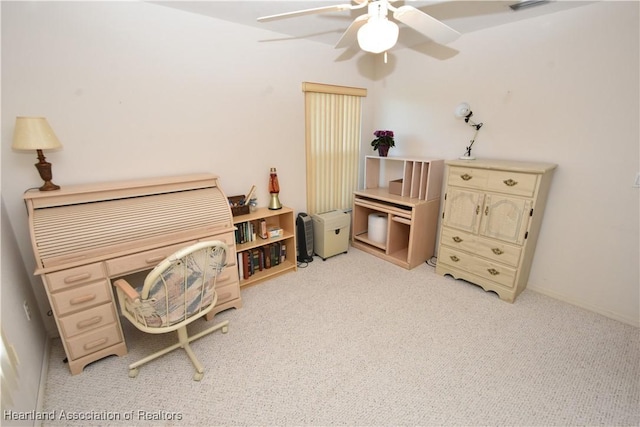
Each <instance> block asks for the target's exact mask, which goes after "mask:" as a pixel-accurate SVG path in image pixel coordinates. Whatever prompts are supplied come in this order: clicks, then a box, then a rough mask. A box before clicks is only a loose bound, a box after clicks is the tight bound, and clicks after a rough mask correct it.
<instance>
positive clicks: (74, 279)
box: [64, 273, 91, 283]
mask: <svg viewBox="0 0 640 427" xmlns="http://www.w3.org/2000/svg"><path fill="white" fill-rule="evenodd" d="M90 278H91V273H82V274H76V275H75V276H68V277H65V278H64V283H75V282H79V281H81V280H87V279H90Z"/></svg>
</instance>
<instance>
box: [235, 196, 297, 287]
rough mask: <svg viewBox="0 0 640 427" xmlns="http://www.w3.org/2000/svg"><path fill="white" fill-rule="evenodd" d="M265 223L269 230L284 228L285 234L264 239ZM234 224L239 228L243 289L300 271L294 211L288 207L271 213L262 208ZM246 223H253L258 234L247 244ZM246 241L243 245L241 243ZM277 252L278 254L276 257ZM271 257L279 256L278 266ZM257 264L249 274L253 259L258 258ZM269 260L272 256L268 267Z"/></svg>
mask: <svg viewBox="0 0 640 427" xmlns="http://www.w3.org/2000/svg"><path fill="white" fill-rule="evenodd" d="M262 220H264V223H265V227H266V229H267V230H269V229H280V230H282V234H281V235H280V236H277V237H267V238H266V239H263V238H261V237H260V230H259V229H260V222H261V221H262ZM233 224H234V225H235V227H236V251H237V254H238V260H237V264H238V270H239V273H240V286H241V287H242V286H248V285H252V284H255V283H257V282H260V281H263V280H265V279H268V278H271V277H274V276H277V275H280V274H283V273H286V272H288V271H296V270H297V269H298V264H297V262H296V233H295V232H296V227H295V219H294V214H293V210H292V209H291V208H288V207H282V209H277V210H270V209H268V208H258V209H256V211H255V212H250V213H248V214H245V215H238V216H234V217H233ZM246 224H252V225H253V226H252V227H253V230H254V231H255V234H256V236H255V240H251V241H245V240H248V239H244V238H243V239H240V238H239V234H240V232H241V231H242V230H241V229H242V228H244V227H245V225H246ZM240 242H242V243H240ZM275 252H277V255H275ZM271 255H275V256H278V260H277V263H275V262H273V261H272V260H273V258H271ZM256 256H257V257H258V258H257V264H254V265H253V272H251V273H250V274H247V272H248V271H250V269H251V267H249V265H248V264H247V262H249V260H251V259H254V260H255V259H256V258H255V257H256ZM266 257H269V261H268V264H267V260H266Z"/></svg>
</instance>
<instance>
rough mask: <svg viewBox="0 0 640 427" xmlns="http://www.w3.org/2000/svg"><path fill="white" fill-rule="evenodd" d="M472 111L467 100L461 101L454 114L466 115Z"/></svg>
mask: <svg viewBox="0 0 640 427" xmlns="http://www.w3.org/2000/svg"><path fill="white" fill-rule="evenodd" d="M470 112H471V106H469V104H468V103H466V102H461V103H460V104H458V106H457V107H456V109H455V110H454V114H455V115H456V117H466V116H467V115H468V114H469V113H470Z"/></svg>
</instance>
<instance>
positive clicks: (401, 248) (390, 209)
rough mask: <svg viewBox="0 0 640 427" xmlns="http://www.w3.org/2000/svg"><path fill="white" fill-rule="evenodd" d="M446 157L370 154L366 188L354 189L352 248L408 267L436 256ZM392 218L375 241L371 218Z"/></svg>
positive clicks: (386, 219) (410, 267)
mask: <svg viewBox="0 0 640 427" xmlns="http://www.w3.org/2000/svg"><path fill="white" fill-rule="evenodd" d="M443 169H444V161H443V160H430V159H409V158H399V157H377V156H367V157H366V158H365V188H364V189H362V190H358V191H356V192H355V193H354V195H355V199H354V206H353V227H352V246H353V247H355V248H358V249H361V250H363V251H365V252H368V253H370V254H372V255H375V256H378V257H380V258H382V259H384V260H387V261H389V262H392V263H394V264H396V265H399V266H401V267H404V268H406V269H412V268H414V267H416V266H418V265H420V264H421V263H423V262H425V261H426V260H428V259H429V258H431V257H432V256H433V254H434V252H435V239H436V231H437V224H438V213H439V211H440V194H441V187H442V171H443ZM370 215H376V216H381V217H383V218H384V219H385V222H386V232H385V233H384V235H385V238H384V239H378V238H377V236H376V239H373V238H372V237H373V236H372V235H371V234H370V231H371V230H369V222H370V220H369V216H370Z"/></svg>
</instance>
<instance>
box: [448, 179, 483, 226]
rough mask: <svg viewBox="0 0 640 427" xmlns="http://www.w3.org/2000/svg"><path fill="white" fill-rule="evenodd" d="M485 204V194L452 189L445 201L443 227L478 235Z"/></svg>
mask: <svg viewBox="0 0 640 427" xmlns="http://www.w3.org/2000/svg"><path fill="white" fill-rule="evenodd" d="M483 202H484V194H483V193H479V192H477V191H471V190H460V189H450V190H449V192H448V193H447V196H446V200H445V206H444V218H443V220H442V222H443V225H445V226H447V227H453V228H457V229H458V230H463V231H467V232H469V233H474V234H475V233H477V232H478V228H479V226H480V218H481V216H480V212H481V211H482V206H483Z"/></svg>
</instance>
